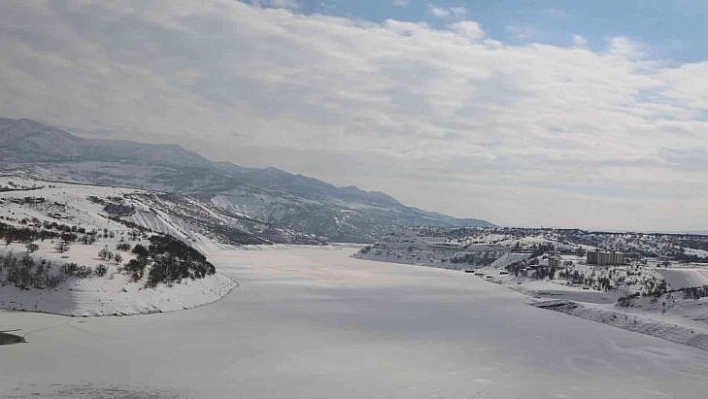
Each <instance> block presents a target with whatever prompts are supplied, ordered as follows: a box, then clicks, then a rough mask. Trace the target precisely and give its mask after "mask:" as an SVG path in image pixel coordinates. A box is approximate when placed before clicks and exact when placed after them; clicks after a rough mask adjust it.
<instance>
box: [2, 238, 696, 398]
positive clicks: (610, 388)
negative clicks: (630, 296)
mask: <svg viewBox="0 0 708 399" xmlns="http://www.w3.org/2000/svg"><path fill="white" fill-rule="evenodd" d="M355 250H356V249H354V248H347V247H330V248H326V249H325V248H316V247H297V248H292V247H280V246H279V247H274V248H261V247H251V248H246V249H240V250H233V251H225V250H216V249H212V250H211V252H210V259H213V260H214V262H215V264H216V266H217V269H218V270H220V271H221V272H223V273H225V274H226V275H227V276H228V277H231V278H233V279H237V280H238V281H239V282H240V286H239V288H238V289H236V290H233V291H232V292H231V293H230V294H229V295H226V296H225V297H224V298H223V300H221V301H218V302H216V303H213V304H211V305H209V306H204V307H199V308H197V309H193V310H189V311H182V312H171V313H163V314H154V315H148V316H134V317H101V318H87V319H84V318H68V317H62V316H56V315H48V314H37V313H27V312H7V311H0V330H4V329H12V328H21V329H22V332H21V333H22V334H27V335H26V338H27V341H28V343H26V344H18V345H10V346H2V347H0V369H1V370H2V373H0V397H17V398H29V397H76V398H94V397H106V398H107V397H111V398H127V397H140V398H143V397H146V398H233V397H243V398H332V397H336V398H344V399H347V398H377V397H379V398H468V397H478V398H652V397H662V398H663V397H672V398H705V397H706V392H708V380H706V378H705V376H706V375H708V352H706V351H701V350H696V349H695V348H691V347H688V346H684V345H678V344H674V343H671V342H667V341H665V340H661V339H657V338H653V337H650V336H647V335H642V334H636V333H633V332H629V331H625V330H622V329H619V328H614V327H612V326H608V325H605V324H602V323H594V322H589V321H587V320H583V319H582V318H578V317H570V316H568V315H565V314H562V313H558V312H550V311H546V310H542V309H537V308H534V307H531V306H528V305H527V304H526V301H527V299H528V297H527V296H525V295H522V294H520V293H517V292H514V291H512V290H509V289H507V288H506V287H504V286H500V285H497V284H488V283H486V282H484V281H483V280H482V279H480V278H479V277H476V276H474V275H473V274H472V273H461V272H459V271H452V270H444V269H436V268H430V267H415V266H409V265H396V264H390V263H384V262H372V261H365V260H358V259H353V258H350V255H351V254H352V253H354V252H355Z"/></svg>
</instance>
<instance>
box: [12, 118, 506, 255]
mask: <svg viewBox="0 0 708 399" xmlns="http://www.w3.org/2000/svg"><path fill="white" fill-rule="evenodd" d="M0 159H1V160H2V161H0V164H2V165H3V167H4V168H5V169H6V170H17V169H23V170H31V171H32V173H34V174H35V175H36V176H38V177H40V178H43V179H47V178H52V179H57V180H65V181H75V182H78V183H90V184H102V185H124V186H127V187H135V188H141V189H152V190H160V191H174V192H180V193H186V194H190V195H193V196H195V197H197V198H200V199H202V200H205V201H209V202H212V203H214V204H216V205H217V206H220V207H222V208H223V209H224V210H228V211H231V212H237V213H240V214H244V215H249V216H252V217H255V218H258V219H260V220H263V221H264V222H267V223H273V224H274V225H277V226H281V227H287V228H293V229H296V230H299V231H303V232H306V233H309V234H315V235H318V236H322V237H326V238H328V239H330V240H332V241H350V242H371V241H375V240H376V239H378V238H379V237H380V236H381V235H382V234H385V233H386V232H387V231H389V230H390V229H391V228H393V227H395V226H400V225H408V226H410V225H444V226H490V227H491V226H494V225H493V224H491V223H489V222H487V221H484V220H480V219H458V218H453V217H450V216H447V215H443V214H440V213H435V212H428V211H424V210H421V209H417V208H414V207H409V206H406V205H403V204H402V203H401V202H399V201H398V200H397V199H395V198H393V197H391V196H389V195H388V194H385V193H383V192H379V191H371V192H370V191H365V190H362V189H360V188H358V187H356V186H344V187H337V186H334V185H332V184H330V183H327V182H324V181H321V180H318V179H315V178H312V177H308V176H303V175H300V174H293V173H289V172H287V171H283V170H281V169H278V168H275V167H268V168H263V169H259V168H250V167H243V166H240V165H236V164H233V163H231V162H213V161H210V160H209V159H207V158H205V157H203V156H202V155H200V154H198V153H196V152H194V151H190V150H187V149H184V148H183V147H181V146H179V145H175V144H143V143H138V142H134V141H124V140H107V139H93V138H83V137H79V136H76V135H73V134H71V133H68V132H66V131H64V130H62V129H58V128H56V127H53V126H50V125H46V124H43V123H40V122H36V121H33V120H30V119H15V120H13V119H8V118H0Z"/></svg>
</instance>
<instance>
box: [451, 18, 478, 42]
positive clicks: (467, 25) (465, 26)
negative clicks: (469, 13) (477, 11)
mask: <svg viewBox="0 0 708 399" xmlns="http://www.w3.org/2000/svg"><path fill="white" fill-rule="evenodd" d="M449 28H450V29H451V30H452V31H454V32H457V33H459V34H460V35H462V36H464V37H466V38H467V39H469V40H479V39H482V38H484V36H485V34H484V31H483V30H482V27H481V26H480V25H479V24H478V23H476V22H474V21H462V22H456V23H454V24H451V25H450V26H449Z"/></svg>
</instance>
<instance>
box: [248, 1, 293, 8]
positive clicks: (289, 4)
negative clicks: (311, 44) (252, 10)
mask: <svg viewBox="0 0 708 399" xmlns="http://www.w3.org/2000/svg"><path fill="white" fill-rule="evenodd" d="M246 1H247V2H248V3H249V4H251V5H253V6H255V7H270V8H285V9H288V10H297V9H299V8H300V7H301V5H300V2H299V1H298V0H246Z"/></svg>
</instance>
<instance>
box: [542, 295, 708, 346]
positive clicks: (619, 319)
mask: <svg viewBox="0 0 708 399" xmlns="http://www.w3.org/2000/svg"><path fill="white" fill-rule="evenodd" d="M530 305H531V306H534V307H537V308H541V309H546V310H553V311H556V312H561V313H565V314H567V315H571V316H575V317H579V318H581V319H585V320H590V321H595V322H599V323H603V324H607V325H610V326H614V327H617V328H621V329H623V330H627V331H632V332H636V333H640V334H645V335H650V336H652V337H656V338H661V339H664V340H667V341H671V342H675V343H677V344H682V345H687V346H691V347H694V348H698V349H703V350H706V351H708V330H705V329H704V330H703V331H701V329H698V328H695V327H686V326H681V325H678V324H670V323H668V322H665V321H661V320H657V319H655V318H651V317H646V316H643V315H637V314H632V313H626V312H620V311H617V310H613V309H607V308H606V305H595V304H586V303H580V302H575V301H568V300H534V301H532V302H530Z"/></svg>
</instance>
